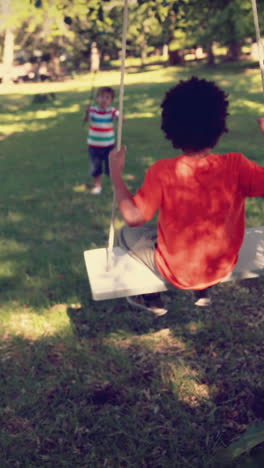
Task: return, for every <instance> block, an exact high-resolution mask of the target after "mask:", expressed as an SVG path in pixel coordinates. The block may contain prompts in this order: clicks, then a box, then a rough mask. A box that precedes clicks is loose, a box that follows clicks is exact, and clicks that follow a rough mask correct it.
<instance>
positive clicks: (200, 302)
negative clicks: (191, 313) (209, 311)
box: [194, 297, 212, 307]
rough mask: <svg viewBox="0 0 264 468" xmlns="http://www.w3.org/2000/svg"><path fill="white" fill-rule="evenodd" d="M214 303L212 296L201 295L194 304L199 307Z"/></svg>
mask: <svg viewBox="0 0 264 468" xmlns="http://www.w3.org/2000/svg"><path fill="white" fill-rule="evenodd" d="M211 304H212V301H211V299H210V297H200V299H198V300H197V301H196V302H195V303H194V305H196V306H197V307H209V306H210V305H211Z"/></svg>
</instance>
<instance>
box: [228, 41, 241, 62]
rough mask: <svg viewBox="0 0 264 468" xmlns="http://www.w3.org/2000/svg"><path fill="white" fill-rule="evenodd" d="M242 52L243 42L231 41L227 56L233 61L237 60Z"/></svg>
mask: <svg viewBox="0 0 264 468" xmlns="http://www.w3.org/2000/svg"><path fill="white" fill-rule="evenodd" d="M240 54H241V44H240V42H231V44H229V45H228V54H227V58H228V59H229V60H231V61H232V62H236V61H237V60H238V59H239V57H240Z"/></svg>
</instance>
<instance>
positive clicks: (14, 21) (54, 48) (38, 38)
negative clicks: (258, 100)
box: [0, 0, 264, 69]
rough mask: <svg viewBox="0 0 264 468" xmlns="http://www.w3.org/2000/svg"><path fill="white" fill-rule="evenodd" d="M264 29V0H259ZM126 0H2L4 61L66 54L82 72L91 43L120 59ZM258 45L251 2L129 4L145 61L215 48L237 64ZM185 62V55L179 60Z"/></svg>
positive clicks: (132, 46)
mask: <svg viewBox="0 0 264 468" xmlns="http://www.w3.org/2000/svg"><path fill="white" fill-rule="evenodd" d="M257 4H258V10H259V16H260V25H262V24H263V23H264V0H258V2H257ZM122 10H123V0H87V1H86V2H84V1H83V0H24V1H23V2H21V1H20V0H0V13H1V15H0V16H1V19H0V36H1V37H2V39H3V41H2V43H3V45H2V48H1V56H2V62H6V64H7V65H8V63H9V65H10V62H12V61H13V55H12V54H13V51H15V57H16V58H18V59H20V60H23V59H24V60H28V59H31V60H32V59H33V60H34V57H35V59H36V57H39V56H40V55H41V57H42V58H43V57H44V59H45V58H49V59H50V60H53V61H56V60H57V62H58V57H60V56H61V55H62V54H64V55H67V57H70V58H71V61H72V66H73V67H74V68H76V69H78V68H79V67H80V65H81V63H83V62H86V63H87V64H88V62H89V56H90V51H91V44H92V43H96V45H97V48H98V50H99V51H100V54H101V57H106V56H108V57H110V58H117V57H118V51H119V50H120V46H121V31H122ZM254 40H255V29H254V22H253V16H252V7H251V0H221V1H219V0H177V1H175V0H129V27H128V40H127V49H128V53H130V54H131V55H138V56H141V57H142V61H143V60H144V57H145V56H146V55H147V53H148V52H149V51H153V50H155V49H157V48H160V49H161V48H162V47H163V46H164V45H168V46H169V48H170V49H171V50H172V51H173V50H174V51H175V52H177V53H180V52H181V51H183V50H184V49H188V48H195V47H197V46H201V47H203V48H204V49H205V50H207V51H210V50H211V52H212V44H213V43H215V42H217V43H218V44H220V45H222V46H225V47H227V50H228V57H229V58H230V59H237V58H238V56H239V52H240V49H241V46H242V45H243V44H244V43H245V41H254ZM179 57H180V55H179Z"/></svg>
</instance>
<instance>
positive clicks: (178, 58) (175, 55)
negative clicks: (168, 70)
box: [169, 49, 184, 65]
mask: <svg viewBox="0 0 264 468" xmlns="http://www.w3.org/2000/svg"><path fill="white" fill-rule="evenodd" d="M183 62H184V60H183V54H182V51H181V50H179V49H178V50H169V64H170V65H181V64H182V63H183Z"/></svg>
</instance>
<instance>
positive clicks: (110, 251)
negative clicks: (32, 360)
mask: <svg viewBox="0 0 264 468" xmlns="http://www.w3.org/2000/svg"><path fill="white" fill-rule="evenodd" d="M127 26H128V0H124V10H123V30H122V49H121V68H120V72H121V78H120V88H119V115H118V127H117V149H118V150H120V149H121V141H122V127H123V102H124V77H125V62H126V38H127ZM115 216H116V197H115V193H114V195H113V202H112V214H111V222H110V229H109V237H108V249H107V271H109V270H110V269H111V267H112V260H113V255H112V254H113V247H114V240H115Z"/></svg>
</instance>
